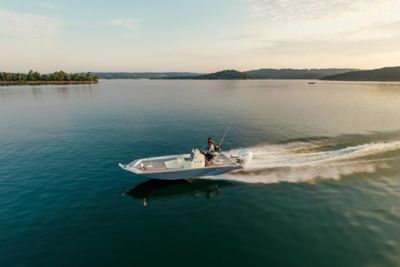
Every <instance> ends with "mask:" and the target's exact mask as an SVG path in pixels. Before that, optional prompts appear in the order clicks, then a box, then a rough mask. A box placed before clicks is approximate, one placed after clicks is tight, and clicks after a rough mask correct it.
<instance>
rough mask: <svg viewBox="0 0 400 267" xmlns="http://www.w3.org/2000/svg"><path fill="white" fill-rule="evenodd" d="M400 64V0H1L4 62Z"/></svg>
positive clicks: (59, 65)
mask: <svg viewBox="0 0 400 267" xmlns="http://www.w3.org/2000/svg"><path fill="white" fill-rule="evenodd" d="M398 65H400V0H320V1H315V0H201V1H200V0H193V1H183V0H168V1H167V0H146V1H144V0H143V1H139V0H130V1H128V0H113V1H110V0H108V1H102V0H97V1H94V0H86V1H77V0H68V1H61V0H43V1H42V0H0V71H13V72H27V71H28V70H29V69H34V70H37V71H40V72H53V71H56V70H64V71H67V72H81V71H130V72H158V71H160V72H164V71H188V72H214V71H219V70H222V69H237V70H240V71H244V70H251V69H259V68H330V67H336V68H341V67H346V68H361V69H372V68H379V67H384V66H398Z"/></svg>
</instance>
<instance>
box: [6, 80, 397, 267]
mask: <svg viewBox="0 0 400 267" xmlns="http://www.w3.org/2000/svg"><path fill="white" fill-rule="evenodd" d="M231 121H233V130H232V132H231V133H230V135H229V136H228V138H227V140H226V143H225V149H226V150H231V149H237V148H240V147H250V149H251V150H252V151H253V153H254V160H253V161H252V163H251V164H250V165H249V166H248V168H247V169H246V170H245V171H243V172H240V173H236V174H228V175H224V176H222V177H208V178H209V179H207V180H196V181H184V180H181V181H174V182H162V181H154V180H153V181H152V180H146V179H145V178H140V177H137V176H135V175H134V174H131V173H128V172H126V171H123V170H121V169H119V168H118V166H117V163H119V162H123V163H126V162H129V161H131V160H133V159H135V158H142V157H148V156H156V155H163V154H174V153H186V152H187V151H189V150H190V149H191V146H192V145H203V144H205V143H206V139H207V137H208V136H213V137H214V138H215V139H217V140H218V139H219V138H220V137H221V136H222V134H223V132H224V130H225V128H226V127H227V125H229V123H230V122H231ZM399 163H400V85H399V84H390V83H389V84H382V83H344V82H343V83H342V82H319V81H318V82H317V83H316V84H315V85H308V84H307V81H184V80H183V81H162V80H160V81H157V80H156V81H151V80H132V81H131V80H127V81H118V80H115V81H100V83H99V84H98V85H71V86H34V87H30V86H23V87H18V86H14V87H0V203H1V205H0V244H1V249H0V266H332V267H337V266H400V167H399V166H400V165H399Z"/></svg>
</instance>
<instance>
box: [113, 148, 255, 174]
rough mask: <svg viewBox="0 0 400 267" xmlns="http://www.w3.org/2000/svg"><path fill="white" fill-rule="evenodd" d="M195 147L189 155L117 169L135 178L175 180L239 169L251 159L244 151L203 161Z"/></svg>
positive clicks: (216, 153)
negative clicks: (135, 175)
mask: <svg viewBox="0 0 400 267" xmlns="http://www.w3.org/2000/svg"><path fill="white" fill-rule="evenodd" d="M204 154H205V153H204V152H202V151H201V150H200V149H198V148H193V149H192V151H191V153H187V154H179V155H168V156H160V157H152V158H144V159H137V160H134V161H132V162H130V163H128V164H125V165H124V164H121V163H119V166H120V167H121V168H122V169H124V170H127V171H129V172H132V173H135V174H137V175H139V176H145V177H148V178H153V179H160V180H179V179H188V178H201V177H204V176H214V175H220V174H224V173H228V172H232V171H237V170H241V169H243V168H244V167H245V166H246V165H247V164H248V163H249V162H250V160H251V158H252V153H251V152H250V151H249V150H248V149H242V150H239V151H238V152H237V153H231V154H227V153H224V152H221V151H220V152H215V155H214V158H213V159H212V160H211V161H207V160H206V157H205V155H204Z"/></svg>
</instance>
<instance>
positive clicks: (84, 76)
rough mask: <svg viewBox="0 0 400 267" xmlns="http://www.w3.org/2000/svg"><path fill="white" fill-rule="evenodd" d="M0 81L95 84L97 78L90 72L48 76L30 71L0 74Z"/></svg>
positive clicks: (58, 72)
mask: <svg viewBox="0 0 400 267" xmlns="http://www.w3.org/2000/svg"><path fill="white" fill-rule="evenodd" d="M0 81H7V82H36V81H37V82H43V81H44V82H47V81H49V82H51V81H56V82H69V81H77V82H79V81H87V82H97V77H96V76H95V75H93V74H91V73H90V72H86V73H66V72H64V71H56V72H54V73H49V74H40V73H39V72H37V71H33V70H30V71H29V72H28V73H12V72H0Z"/></svg>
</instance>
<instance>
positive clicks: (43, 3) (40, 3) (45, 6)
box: [38, 2, 56, 9]
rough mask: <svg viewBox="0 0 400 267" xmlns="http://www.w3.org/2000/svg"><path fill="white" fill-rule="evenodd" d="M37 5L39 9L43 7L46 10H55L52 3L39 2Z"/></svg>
mask: <svg viewBox="0 0 400 267" xmlns="http://www.w3.org/2000/svg"><path fill="white" fill-rule="evenodd" d="M38 5H39V6H41V7H44V8H48V9H53V8H56V6H55V5H54V4H53V3H49V2H39V3H38Z"/></svg>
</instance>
